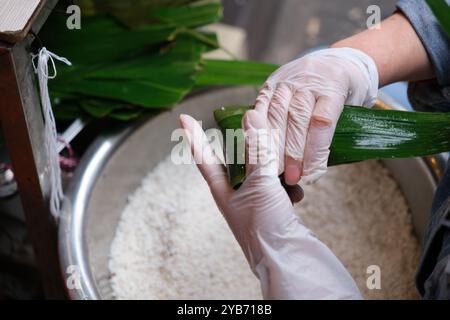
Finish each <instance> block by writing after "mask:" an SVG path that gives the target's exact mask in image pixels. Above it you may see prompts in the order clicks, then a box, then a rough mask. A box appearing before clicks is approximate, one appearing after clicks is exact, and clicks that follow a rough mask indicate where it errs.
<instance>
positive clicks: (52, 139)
mask: <svg viewBox="0 0 450 320" xmlns="http://www.w3.org/2000/svg"><path fill="white" fill-rule="evenodd" d="M36 59H37V64H36V62H35V60H36ZM55 59H56V60H58V61H61V62H64V63H65V64H67V65H68V66H71V65H72V64H71V63H70V61H69V60H67V59H66V58H62V57H59V56H57V55H56V54H54V53H52V52H50V51H48V50H47V49H46V48H45V47H43V48H42V49H41V50H40V51H39V53H38V54H35V55H32V62H33V68H34V72H35V73H36V74H37V76H38V80H39V92H40V96H41V105H42V112H43V115H44V121H45V124H44V130H45V148H46V151H47V154H48V157H49V172H50V188H51V189H50V211H51V213H52V214H53V216H54V217H55V218H57V217H58V216H59V210H60V206H61V201H62V199H63V197H64V194H63V189H62V182H61V168H60V166H59V153H58V151H57V150H58V148H57V146H58V133H57V131H56V121H55V117H54V115H53V111H52V104H51V102H50V96H49V93H48V79H55V78H56V75H57V72H56V65H55ZM49 61H50V63H51V66H52V68H53V74H52V75H49V73H48V62H49Z"/></svg>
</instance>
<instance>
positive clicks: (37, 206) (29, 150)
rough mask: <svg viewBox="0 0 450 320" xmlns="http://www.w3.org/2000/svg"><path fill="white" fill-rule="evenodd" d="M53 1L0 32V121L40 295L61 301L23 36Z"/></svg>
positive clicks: (40, 124)
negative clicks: (40, 285) (40, 282)
mask: <svg viewBox="0 0 450 320" xmlns="http://www.w3.org/2000/svg"><path fill="white" fill-rule="evenodd" d="M18 1H19V2H20V1H23V0H18ZM56 2H57V0H48V1H46V0H41V1H40V3H39V4H38V5H37V7H36V9H35V11H33V12H32V13H31V16H30V17H29V19H28V20H27V21H26V23H25V24H24V27H23V28H22V29H20V30H17V31H15V32H8V33H6V34H0V39H1V40H3V42H2V41H1V40H0V122H1V127H2V130H3V134H4V137H5V141H6V145H7V148H8V151H9V154H10V157H11V162H12V166H13V169H14V173H15V177H16V180H17V185H18V187H19V193H20V197H21V200H22V205H23V208H24V211H25V216H26V220H27V227H28V232H29V236H30V239H31V241H32V243H33V248H34V252H35V256H36V260H37V262H38V265H39V271H40V274H41V277H42V280H43V285H44V290H45V293H46V296H47V297H48V298H51V299H62V298H64V297H65V291H64V282H63V276H62V274H63V273H62V270H60V267H59V259H58V250H57V249H58V246H57V224H56V221H55V219H54V218H53V216H52V215H51V213H50V208H49V191H50V183H49V181H50V180H49V170H48V166H49V161H48V159H49V155H48V154H47V153H46V150H45V148H44V145H45V144H44V141H45V140H44V139H45V137H44V121H43V116H42V111H41V105H40V100H39V95H38V91H37V88H36V81H35V75H34V72H33V67H32V64H31V57H30V51H29V47H30V44H31V40H32V37H30V36H29V35H28V32H29V31H30V30H33V31H35V32H36V33H37V31H38V30H39V29H40V27H41V26H42V24H43V23H44V21H45V20H46V19H47V17H48V14H49V13H50V11H51V9H53V7H54V6H55V4H56ZM18 14H20V12H19V13H18ZM22 18H23V17H22ZM6 41H11V42H10V43H7V42H6Z"/></svg>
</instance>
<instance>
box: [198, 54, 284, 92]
mask: <svg viewBox="0 0 450 320" xmlns="http://www.w3.org/2000/svg"><path fill="white" fill-rule="evenodd" d="M278 67H279V66H277V65H274V64H269V63H264V62H256V61H235V60H204V61H203V62H202V70H201V72H200V73H199V75H198V77H197V82H196V84H197V86H216V85H246V86H260V85H262V84H263V83H264V81H265V80H266V79H267V77H268V76H269V75H270V74H271V73H272V72H274V71H275V70H276V69H277V68H278Z"/></svg>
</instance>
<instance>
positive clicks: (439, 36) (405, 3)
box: [397, 0, 450, 87]
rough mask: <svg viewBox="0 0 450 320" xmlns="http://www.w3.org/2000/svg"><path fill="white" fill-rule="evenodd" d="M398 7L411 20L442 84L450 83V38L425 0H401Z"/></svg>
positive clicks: (444, 85) (447, 84)
mask: <svg viewBox="0 0 450 320" xmlns="http://www.w3.org/2000/svg"><path fill="white" fill-rule="evenodd" d="M397 8H398V9H399V10H400V11H401V12H403V14H404V15H405V16H406V17H407V18H408V20H409V21H410V22H411V24H412V26H413V27H414V29H415V30H416V33H417V34H418V36H419V38H420V40H421V41H422V43H423V45H424V47H425V50H426V51H427V53H428V55H429V57H430V59H431V62H432V63H433V65H434V68H435V72H436V77H437V80H438V83H439V85H440V86H443V87H446V86H449V85H450V38H449V37H448V36H447V34H446V33H445V32H444V30H443V29H442V28H441V27H440V25H439V23H438V21H437V20H436V18H435V17H434V15H433V13H432V11H431V9H430V8H429V7H428V5H427V3H426V1H424V0H399V1H398V2H397Z"/></svg>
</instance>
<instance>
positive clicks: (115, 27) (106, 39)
mask: <svg viewBox="0 0 450 320" xmlns="http://www.w3.org/2000/svg"><path fill="white" fill-rule="evenodd" d="M55 30H57V31H56V32H55ZM175 31H176V28H175V27H173V26H165V25H153V26H147V27H145V28H141V29H138V30H133V31H130V30H127V29H124V28H123V27H121V26H120V25H119V24H117V23H116V22H115V21H114V20H113V19H110V18H108V17H92V18H89V17H86V18H84V19H83V27H82V28H81V29H80V30H68V29H67V27H66V17H65V16H63V15H58V14H53V15H52V16H51V18H50V19H49V20H48V22H47V23H46V24H45V25H44V27H43V29H42V30H41V32H40V33H39V37H40V39H41V41H42V42H43V43H44V45H45V46H46V47H47V48H49V49H50V50H52V51H54V52H57V53H58V54H59V55H61V56H65V57H67V58H68V59H69V60H70V61H71V62H72V64H73V67H67V68H64V67H63V66H60V67H59V68H58V70H59V71H60V75H62V74H63V72H64V71H65V70H67V71H74V70H76V68H78V67H83V66H92V65H97V64H101V65H104V64H108V63H109V64H111V63H112V62H113V61H115V60H117V59H119V58H123V57H126V56H129V55H131V54H135V53H137V52H141V51H143V50H144V49H145V48H150V47H151V46H154V45H161V44H163V43H164V42H166V41H167V40H168V39H170V38H171V37H172V36H173V34H174V33H175Z"/></svg>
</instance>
